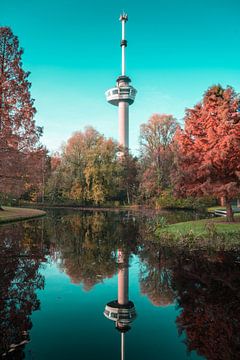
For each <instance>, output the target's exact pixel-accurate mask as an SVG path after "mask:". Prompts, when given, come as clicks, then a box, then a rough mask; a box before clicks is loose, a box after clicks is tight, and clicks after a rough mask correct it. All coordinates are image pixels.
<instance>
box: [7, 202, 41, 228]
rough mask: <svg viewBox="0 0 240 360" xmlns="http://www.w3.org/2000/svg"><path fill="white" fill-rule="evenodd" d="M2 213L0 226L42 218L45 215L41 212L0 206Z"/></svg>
mask: <svg viewBox="0 0 240 360" xmlns="http://www.w3.org/2000/svg"><path fill="white" fill-rule="evenodd" d="M2 208H3V209H4V211H0V224H3V223H8V222H12V221H18V220H26V219H31V218H35V217H39V216H44V215H45V214H46V213H45V211H42V210H36V209H26V208H15V207H8V206H2Z"/></svg>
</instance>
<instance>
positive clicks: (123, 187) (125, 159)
mask: <svg viewBox="0 0 240 360" xmlns="http://www.w3.org/2000/svg"><path fill="white" fill-rule="evenodd" d="M118 162H119V166H120V171H119V192H120V194H118V196H119V197H120V199H127V203H128V204H131V203H132V202H133V201H134V199H135V198H136V197H137V192H138V187H139V179H138V172H139V163H138V159H137V158H136V157H134V156H132V155H131V154H130V153H129V151H128V150H125V151H123V155H122V156H120V157H119V160H118ZM121 195H122V196H121Z"/></svg>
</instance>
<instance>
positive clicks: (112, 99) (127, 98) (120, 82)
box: [105, 13, 137, 149]
mask: <svg viewBox="0 0 240 360" xmlns="http://www.w3.org/2000/svg"><path fill="white" fill-rule="evenodd" d="M119 20H120V21H121V23H122V40H121V43H120V45H121V48H122V74H121V75H120V76H119V77H118V78H117V82H116V86H115V87H113V88H111V89H109V90H107V91H106V93H105V94H106V98H107V101H108V102H109V103H110V104H112V105H115V106H118V117H119V144H120V145H121V146H123V148H124V149H128V148H129V105H131V104H133V102H134V100H135V96H136V93H137V90H136V89H134V87H133V86H131V85H129V84H130V82H131V79H130V78H129V77H128V76H127V75H126V59H125V55H126V47H127V40H126V39H125V25H126V22H127V21H128V15H127V14H125V13H123V14H122V15H121V16H120V19H119Z"/></svg>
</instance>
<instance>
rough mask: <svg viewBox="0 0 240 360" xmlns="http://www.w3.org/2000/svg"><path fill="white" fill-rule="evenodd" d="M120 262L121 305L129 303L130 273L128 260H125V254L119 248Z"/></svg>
mask: <svg viewBox="0 0 240 360" xmlns="http://www.w3.org/2000/svg"><path fill="white" fill-rule="evenodd" d="M118 263H119V265H120V268H119V270H118V303H119V304H120V305H127V304H128V301H129V299H128V285H129V274H128V261H125V259H124V254H123V253H122V252H121V250H119V254H118Z"/></svg>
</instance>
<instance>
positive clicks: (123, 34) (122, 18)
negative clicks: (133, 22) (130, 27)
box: [119, 13, 128, 76]
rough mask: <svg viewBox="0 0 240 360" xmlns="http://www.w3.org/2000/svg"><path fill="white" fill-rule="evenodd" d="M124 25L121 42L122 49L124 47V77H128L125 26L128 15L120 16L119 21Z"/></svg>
mask: <svg viewBox="0 0 240 360" xmlns="http://www.w3.org/2000/svg"><path fill="white" fill-rule="evenodd" d="M119 20H120V21H121V23H122V41H121V47H122V76H125V75H126V59H125V49H126V47H127V40H126V39H125V24H126V22H127V21H128V15H127V14H126V13H123V14H122V15H120V19H119Z"/></svg>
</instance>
